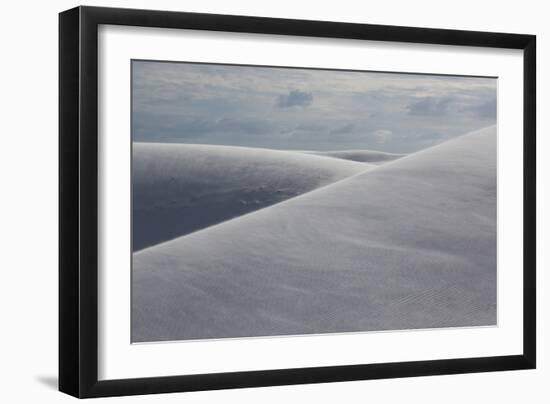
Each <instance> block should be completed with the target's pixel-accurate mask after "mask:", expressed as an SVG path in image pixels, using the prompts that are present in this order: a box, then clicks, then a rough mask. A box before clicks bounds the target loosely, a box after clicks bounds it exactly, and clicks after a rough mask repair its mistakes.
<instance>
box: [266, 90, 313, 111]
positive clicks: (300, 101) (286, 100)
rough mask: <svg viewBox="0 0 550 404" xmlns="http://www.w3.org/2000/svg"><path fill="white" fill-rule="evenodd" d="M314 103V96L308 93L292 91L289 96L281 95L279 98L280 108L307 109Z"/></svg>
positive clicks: (278, 104)
mask: <svg viewBox="0 0 550 404" xmlns="http://www.w3.org/2000/svg"><path fill="white" fill-rule="evenodd" d="M312 102H313V94H312V93H308V92H306V91H300V90H292V91H290V92H289V93H288V94H281V95H279V96H278V97H277V103H276V104H275V105H277V106H278V107H279V108H291V107H307V106H309V105H311V103H312Z"/></svg>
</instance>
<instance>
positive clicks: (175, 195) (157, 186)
mask: <svg viewBox="0 0 550 404" xmlns="http://www.w3.org/2000/svg"><path fill="white" fill-rule="evenodd" d="M369 167H370V166H369V165H367V164H361V163H357V162H352V161H344V160H340V161H338V160H336V161H335V160H334V159H331V158H328V157H319V156H312V155H311V156H310V155H304V154H302V153H296V152H286V151H276V150H267V149H253V148H245V147H229V146H210V145H182V144H155V143H135V144H134V146H133V172H132V175H133V178H132V181H133V207H132V214H133V218H132V219H133V230H132V233H133V240H132V241H133V249H134V251H138V250H140V249H143V248H145V247H149V246H151V245H155V244H158V243H159V242H163V241H167V240H170V239H173V238H176V237H179V236H182V235H185V234H189V233H191V232H193V231H196V230H199V229H203V228H205V227H208V226H211V225H214V224H217V223H221V222H223V221H225V220H229V219H232V218H234V217H237V216H240V215H243V214H245V213H249V212H252V211H255V210H258V209H261V208H265V207H266V206H270V205H273V204H275V203H278V202H280V201H283V200H285V199H288V198H292V197H294V196H296V195H300V194H302V193H304V192H308V191H311V190H313V189H315V188H318V187H321V186H324V185H327V184H330V183H333V182H335V181H338V180H341V179H343V178H346V177H349V176H350V175H353V174H356V173H358V172H362V171H365V170H366V169H368V168H369Z"/></svg>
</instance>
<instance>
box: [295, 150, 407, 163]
mask: <svg viewBox="0 0 550 404" xmlns="http://www.w3.org/2000/svg"><path fill="white" fill-rule="evenodd" d="M306 153H309V154H314V155H316V156H326V157H334V158H339V159H344V160H351V161H359V162H363V163H371V164H383V163H386V162H388V161H393V160H397V159H399V158H401V157H405V156H406V154H395V153H385V152H381V151H374V150H341V151H326V152H317V151H316V152H309V151H308V152H306Z"/></svg>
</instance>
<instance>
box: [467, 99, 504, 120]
mask: <svg viewBox="0 0 550 404" xmlns="http://www.w3.org/2000/svg"><path fill="white" fill-rule="evenodd" d="M465 111H467V112H472V113H473V114H474V115H475V116H477V117H479V118H482V119H495V118H496V116H497V100H496V98H492V99H490V100H488V101H486V102H483V103H481V104H478V105H474V106H470V107H467V108H465Z"/></svg>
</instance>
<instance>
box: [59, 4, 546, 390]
mask: <svg viewBox="0 0 550 404" xmlns="http://www.w3.org/2000/svg"><path fill="white" fill-rule="evenodd" d="M59 24H60V25H59V27H60V31H59V46H60V49H59V50H60V51H59V58H60V59H59V82H60V87H59V98H60V103H59V110H60V119H59V136H60V224H59V225H60V256H59V258H60V267H59V286H60V287H59V293H60V296H59V297H60V303H59V305H60V313H59V315H60V321H59V346H60V349H59V352H60V353H59V388H60V390H61V391H63V392H65V393H68V394H70V395H73V396H76V397H101V396H115V395H132V394H148V393H163V392H183V391H194V390H209V389H226V388H239V387H257V386H273V385H285V384H299V383H322V382H334V381H347V380H362V379H379V378H396V377H410V376H426V375H440V374H456V373H468V372H486V371H499V370H516V369H532V368H535V357H536V354H535V352H536V341H535V334H536V329H535V318H536V314H535V301H536V297H535V292H536V291H535V126H536V125H535V120H536V116H535V100H536V85H535V65H536V64H535V52H536V51H535V47H536V45H535V44H536V42H535V36H533V35H522V34H504V33H489V32H472V31H455V30H444V29H425V28H411V27H397V26H381V25H367V24H351V23H339V22H325V21H308V20H286V19H274V18H261V17H244V16H229V15H214V14H196V13H182V12H166V11H146V10H125V9H109V8H94V7H78V8H75V9H71V10H68V11H65V12H63V13H61V14H60V17H59Z"/></svg>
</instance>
